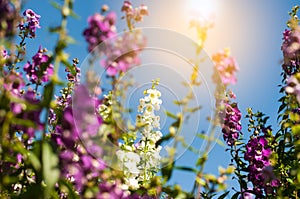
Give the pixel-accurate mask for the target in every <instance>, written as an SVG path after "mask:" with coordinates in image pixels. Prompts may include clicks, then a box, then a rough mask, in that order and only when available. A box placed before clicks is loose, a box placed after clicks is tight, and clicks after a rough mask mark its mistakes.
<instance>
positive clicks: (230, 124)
mask: <svg viewBox="0 0 300 199" xmlns="http://www.w3.org/2000/svg"><path fill="white" fill-rule="evenodd" d="M224 105H225V108H224V111H225V113H223V114H224V115H223V114H222V115H223V118H224V119H223V125H222V133H223V138H224V140H225V141H226V143H227V144H228V145H229V146H232V145H234V143H235V141H236V140H237V139H238V138H239V136H240V131H241V129H242V125H241V121H240V120H241V117H242V114H241V112H240V110H239V109H238V106H237V104H236V103H228V102H225V104H224Z"/></svg>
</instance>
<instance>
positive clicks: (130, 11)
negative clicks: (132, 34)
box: [121, 1, 149, 28]
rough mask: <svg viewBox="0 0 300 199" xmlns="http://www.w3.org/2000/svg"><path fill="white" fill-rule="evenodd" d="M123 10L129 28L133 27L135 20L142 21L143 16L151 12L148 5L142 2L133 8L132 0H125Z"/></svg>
mask: <svg viewBox="0 0 300 199" xmlns="http://www.w3.org/2000/svg"><path fill="white" fill-rule="evenodd" d="M121 11H122V12H124V13H125V17H126V20H127V25H128V26H129V28H133V27H134V26H133V25H134V22H140V21H142V20H143V17H144V16H146V15H148V14H149V12H148V7H147V6H145V5H143V4H142V5H140V6H139V7H138V8H133V7H132V4H131V2H130V1H124V3H123V6H122V9H121Z"/></svg>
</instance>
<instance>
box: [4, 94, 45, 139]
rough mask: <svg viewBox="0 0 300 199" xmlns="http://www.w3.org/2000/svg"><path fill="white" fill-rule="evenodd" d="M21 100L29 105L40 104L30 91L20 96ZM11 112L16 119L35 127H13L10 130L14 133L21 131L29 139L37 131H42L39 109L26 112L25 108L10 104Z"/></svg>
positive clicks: (15, 103) (14, 103)
mask: <svg viewBox="0 0 300 199" xmlns="http://www.w3.org/2000/svg"><path fill="white" fill-rule="evenodd" d="M21 100H24V101H26V102H27V103H29V104H32V105H36V104H39V103H40V100H39V99H37V98H36V93H35V92H34V91H32V90H28V91H27V92H26V93H25V94H24V95H22V96H21ZM10 107H11V110H12V111H13V112H14V114H15V117H16V118H20V119H23V120H28V121H31V122H32V123H34V124H35V125H36V126H35V127H34V126H24V125H19V124H18V125H13V126H12V129H13V131H15V132H20V131H22V132H23V133H24V134H26V135H27V136H28V137H29V138H33V137H34V136H35V132H36V131H37V130H42V129H43V127H44V125H43V123H42V122H41V121H40V114H41V108H35V109H33V110H31V109H30V110H27V109H26V107H27V106H24V105H22V104H19V103H17V102H13V103H11V104H10Z"/></svg>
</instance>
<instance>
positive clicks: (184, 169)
mask: <svg viewBox="0 0 300 199" xmlns="http://www.w3.org/2000/svg"><path fill="white" fill-rule="evenodd" d="M174 169H178V170H182V171H190V172H194V173H197V169H194V168H191V167H185V166H175V167H174Z"/></svg>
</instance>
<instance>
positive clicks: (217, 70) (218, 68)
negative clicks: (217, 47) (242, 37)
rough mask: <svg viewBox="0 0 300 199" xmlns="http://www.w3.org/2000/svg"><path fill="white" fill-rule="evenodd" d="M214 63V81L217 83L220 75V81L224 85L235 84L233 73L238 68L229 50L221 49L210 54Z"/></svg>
mask: <svg viewBox="0 0 300 199" xmlns="http://www.w3.org/2000/svg"><path fill="white" fill-rule="evenodd" d="M212 60H213V62H214V64H215V67H214V76H213V80H214V82H216V83H218V78H219V77H220V79H221V82H222V83H223V84H225V85H228V84H235V83H236V82H237V79H236V76H235V73H236V72H237V71H238V70H239V67H238V65H237V63H236V60H235V58H234V57H232V56H230V50H229V49H224V50H223V51H221V52H219V53H217V54H215V55H213V56H212Z"/></svg>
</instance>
